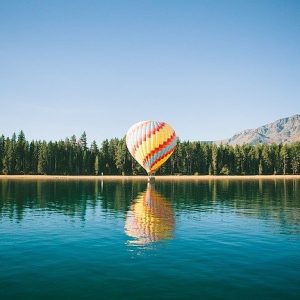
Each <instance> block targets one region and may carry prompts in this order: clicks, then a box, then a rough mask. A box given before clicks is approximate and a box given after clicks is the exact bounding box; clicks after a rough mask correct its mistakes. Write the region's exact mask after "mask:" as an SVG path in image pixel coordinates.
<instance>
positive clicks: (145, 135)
mask: <svg viewBox="0 0 300 300" xmlns="http://www.w3.org/2000/svg"><path fill="white" fill-rule="evenodd" d="M165 125H166V123H165V122H161V123H159V125H158V126H156V127H154V128H153V129H152V130H150V131H149V132H146V133H145V134H144V135H143V136H142V137H141V138H140V139H139V140H138V141H137V142H136V143H135V145H134V146H133V148H132V155H133V156H134V155H135V152H136V150H137V148H138V147H139V146H140V145H141V144H142V143H143V142H145V141H146V139H147V137H148V138H150V137H151V135H154V134H156V133H157V132H158V131H159V130H161V129H162V128H163V127H164V126H165Z"/></svg>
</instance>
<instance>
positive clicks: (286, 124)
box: [216, 115, 300, 146]
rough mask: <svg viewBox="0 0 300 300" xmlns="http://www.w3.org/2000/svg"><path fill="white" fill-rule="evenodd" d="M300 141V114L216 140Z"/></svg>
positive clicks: (230, 141) (255, 142) (260, 142)
mask: <svg viewBox="0 0 300 300" xmlns="http://www.w3.org/2000/svg"><path fill="white" fill-rule="evenodd" d="M296 141H300V115H294V116H291V117H288V118H283V119H280V120H277V121H275V122H273V123H270V124H266V125H264V126H261V127H258V128H256V129H248V130H244V131H242V132H240V133H237V134H235V135H234V136H233V137H231V138H229V139H226V140H221V141H216V143H217V144H220V143H223V144H229V145H233V146H234V145H242V144H252V145H256V144H271V143H277V144H279V143H292V142H296Z"/></svg>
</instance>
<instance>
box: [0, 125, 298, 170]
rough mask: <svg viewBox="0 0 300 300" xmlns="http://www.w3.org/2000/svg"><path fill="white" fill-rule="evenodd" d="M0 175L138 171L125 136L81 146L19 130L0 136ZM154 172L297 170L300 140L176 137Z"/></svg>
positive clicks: (81, 142)
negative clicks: (271, 141) (224, 141)
mask: <svg viewBox="0 0 300 300" xmlns="http://www.w3.org/2000/svg"><path fill="white" fill-rule="evenodd" d="M0 174H41V175H42V174H49V175H102V174H103V175H139V174H146V172H145V171H144V169H143V168H142V167H141V166H140V165H139V164H138V163H137V162H136V161H135V160H134V159H133V158H132V157H131V155H130V153H129V152H128V150H127V147H126V142H125V137H124V138H121V139H119V138H112V139H110V140H108V139H106V140H104V141H103V142H102V143H101V145H97V143H96V141H93V142H92V143H91V145H88V144H87V136H86V133H85V132H83V134H82V135H81V136H80V137H79V138H78V139H77V138H76V136H75V135H73V136H71V137H70V138H66V139H65V140H60V141H49V142H47V141H41V140H39V141H27V140H26V138H25V134H24V132H23V131H20V133H19V134H18V135H16V134H15V133H14V134H13V135H12V137H5V136H4V135H1V136H0ZM156 174H157V175H173V174H175V175H181V174H182V175H272V174H284V175H285V174H300V142H295V143H291V144H271V145H268V144H258V145H255V146H253V145H249V144H245V145H241V146H240V145H237V146H230V145H227V144H224V145H216V144H213V143H207V142H206V143H205V142H198V141H180V140H179V139H178V142H177V147H176V150H175V151H174V153H173V154H172V156H171V157H170V158H169V160H168V161H167V162H166V163H165V164H164V165H163V166H162V167H161V168H160V169H159V170H158V171H157V172H156Z"/></svg>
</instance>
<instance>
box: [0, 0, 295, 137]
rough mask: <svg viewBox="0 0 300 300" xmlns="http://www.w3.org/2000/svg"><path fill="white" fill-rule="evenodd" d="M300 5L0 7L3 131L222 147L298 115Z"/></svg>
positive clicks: (15, 2) (164, 2)
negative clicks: (158, 126) (134, 132)
mask: <svg viewBox="0 0 300 300" xmlns="http://www.w3.org/2000/svg"><path fill="white" fill-rule="evenodd" d="M299 96H300V1H297V0H295V1H291V0H290V1H289V0H283V1H279V0H271V1H267V0H258V1H255V0H246V1H240V0H236V1H231V0H226V1H225V0H219V1H218V0H207V1H205V0H197V1H192V0H187V1H183V0H182V1H176V0H170V1H168V0H158V1H155V0H153V1H146V0H145V1H143V0H132V1H126V0H121V1H114V0H108V1H101V0H95V1H92V0H81V1H79V0H70V1H65V0H58V1H56V0H43V1H42V0H36V1H32V0H7V1H4V0H0V134H1V133H3V134H4V135H5V136H11V135H12V133H13V132H16V133H18V132H19V131H20V130H21V129H22V130H23V131H24V132H25V135H26V137H27V139H30V140H31V139H45V140H60V139H65V138H66V137H70V136H71V135H73V134H75V135H76V136H77V137H79V136H80V135H81V134H82V132H83V131H86V133H87V137H88V140H89V141H90V142H91V141H92V140H96V141H97V142H101V141H103V140H104V139H106V138H108V139H110V138H113V137H119V138H120V137H123V136H124V135H125V134H126V131H127V130H128V128H129V127H130V126H131V125H132V124H134V123H136V122H138V121H142V120H156V121H165V122H167V123H169V124H170V125H171V126H172V127H173V128H174V129H175V131H176V133H177V136H179V137H180V139H181V140H218V139H223V138H228V137H231V136H232V135H233V134H235V133H236V132H239V131H241V130H244V129H248V128H255V127H258V126H261V125H264V124H266V123H269V122H272V121H275V120H277V119H280V118H282V117H287V116H291V115H294V114H299V113H300V97H299Z"/></svg>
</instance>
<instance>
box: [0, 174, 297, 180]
mask: <svg viewBox="0 0 300 300" xmlns="http://www.w3.org/2000/svg"><path fill="white" fill-rule="evenodd" d="M147 179H148V176H147V175H136V176H133V175H103V176H102V175H98V176H94V175H0V181H1V180H96V181H104V180H105V181H122V180H145V181H147ZM261 179H264V180H277V179H280V180H282V179H298V180H300V175H179V176H178V175H165V176H155V180H156V181H183V180H184V181H208V180H261Z"/></svg>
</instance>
